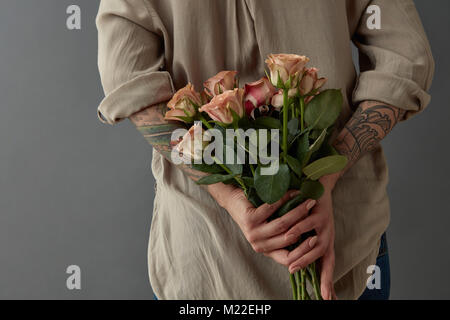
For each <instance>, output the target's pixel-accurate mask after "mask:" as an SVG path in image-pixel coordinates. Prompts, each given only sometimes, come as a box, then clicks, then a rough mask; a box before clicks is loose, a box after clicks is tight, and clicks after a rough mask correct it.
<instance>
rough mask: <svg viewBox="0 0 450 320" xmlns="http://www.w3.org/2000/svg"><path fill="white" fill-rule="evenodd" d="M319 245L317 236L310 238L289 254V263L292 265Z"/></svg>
mask: <svg viewBox="0 0 450 320" xmlns="http://www.w3.org/2000/svg"><path fill="white" fill-rule="evenodd" d="M316 244H317V236H314V237H309V238H307V239H306V240H305V241H303V242H302V243H301V244H300V245H299V246H298V247H297V248H295V249H294V250H292V251H291V252H289V255H288V262H289V264H292V263H293V262H295V261H297V260H298V259H299V258H301V257H303V256H304V255H305V254H307V253H308V252H310V251H311V250H312V249H313V248H314V247H315V246H316Z"/></svg>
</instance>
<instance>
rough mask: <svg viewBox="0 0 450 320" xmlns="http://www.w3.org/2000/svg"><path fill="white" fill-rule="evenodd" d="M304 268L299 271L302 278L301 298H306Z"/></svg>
mask: <svg viewBox="0 0 450 320" xmlns="http://www.w3.org/2000/svg"><path fill="white" fill-rule="evenodd" d="M305 271H306V270H305V269H302V271H300V277H301V280H302V289H301V293H302V300H306V294H307V292H306V275H305Z"/></svg>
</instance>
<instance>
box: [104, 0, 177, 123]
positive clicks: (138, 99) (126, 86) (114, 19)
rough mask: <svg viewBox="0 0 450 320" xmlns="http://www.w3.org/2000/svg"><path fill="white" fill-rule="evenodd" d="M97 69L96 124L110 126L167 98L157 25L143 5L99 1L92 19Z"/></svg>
mask: <svg viewBox="0 0 450 320" xmlns="http://www.w3.org/2000/svg"><path fill="white" fill-rule="evenodd" d="M96 23H97V29H98V67H99V71H100V77H101V81H102V85H103V89H104V92H105V98H104V99H103V101H102V102H101V103H100V106H99V107H98V115H99V118H100V120H101V121H103V122H107V123H109V124H114V123H116V122H118V121H120V120H122V119H124V118H127V117H129V116H131V115H132V114H133V113H136V112H138V111H140V110H142V109H144V108H146V107H148V106H151V105H154V104H158V103H161V102H165V101H167V100H169V99H170V98H171V97H172V95H173V93H174V88H173V83H172V79H171V77H170V74H169V73H168V72H166V71H164V70H163V68H164V50H163V48H164V43H163V32H162V26H161V23H160V20H159V19H158V17H157V16H156V14H155V13H154V12H153V11H150V8H149V7H148V4H147V3H146V2H144V1H143V0H126V1H125V0H102V1H101V3H100V8H99V12H98V15H97V19H96Z"/></svg>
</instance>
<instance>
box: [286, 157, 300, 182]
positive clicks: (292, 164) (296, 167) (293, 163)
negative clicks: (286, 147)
mask: <svg viewBox="0 0 450 320" xmlns="http://www.w3.org/2000/svg"><path fill="white" fill-rule="evenodd" d="M287 163H288V165H289V168H291V169H292V171H294V172H295V173H296V174H297V175H298V176H299V177H301V176H302V164H301V162H300V161H298V160H297V159H295V158H294V157H292V156H290V155H287Z"/></svg>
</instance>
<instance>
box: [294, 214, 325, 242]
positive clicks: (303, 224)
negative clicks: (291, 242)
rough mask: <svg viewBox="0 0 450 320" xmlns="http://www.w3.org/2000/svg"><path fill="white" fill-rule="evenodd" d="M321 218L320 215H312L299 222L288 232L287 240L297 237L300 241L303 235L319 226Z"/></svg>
mask: <svg viewBox="0 0 450 320" xmlns="http://www.w3.org/2000/svg"><path fill="white" fill-rule="evenodd" d="M319 218H320V217H319V216H318V215H311V216H308V217H307V218H305V219H303V220H302V221H300V222H298V223H297V224H295V225H294V226H293V227H291V228H290V229H289V230H288V231H287V232H286V239H288V238H295V237H296V238H297V239H298V238H300V236H301V235H302V234H304V233H307V232H309V231H312V230H314V229H315V228H316V227H317V225H318V222H319Z"/></svg>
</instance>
